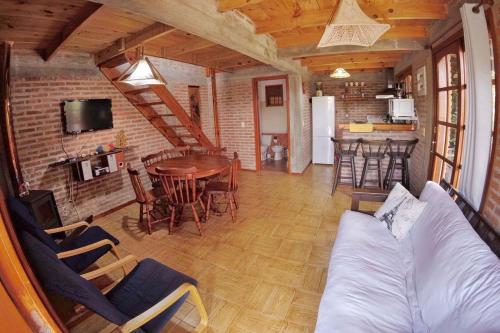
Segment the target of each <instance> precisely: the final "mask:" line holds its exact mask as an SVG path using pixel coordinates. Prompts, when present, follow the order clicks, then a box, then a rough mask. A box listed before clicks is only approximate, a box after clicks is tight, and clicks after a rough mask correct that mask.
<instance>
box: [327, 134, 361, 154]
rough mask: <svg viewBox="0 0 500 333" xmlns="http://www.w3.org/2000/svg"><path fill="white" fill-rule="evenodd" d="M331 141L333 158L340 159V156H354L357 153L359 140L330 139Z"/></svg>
mask: <svg viewBox="0 0 500 333" xmlns="http://www.w3.org/2000/svg"><path fill="white" fill-rule="evenodd" d="M330 140H332V141H333V144H334V149H335V156H337V157H340V155H342V154H352V155H356V154H357V153H358V149H359V145H360V144H361V139H337V138H330Z"/></svg>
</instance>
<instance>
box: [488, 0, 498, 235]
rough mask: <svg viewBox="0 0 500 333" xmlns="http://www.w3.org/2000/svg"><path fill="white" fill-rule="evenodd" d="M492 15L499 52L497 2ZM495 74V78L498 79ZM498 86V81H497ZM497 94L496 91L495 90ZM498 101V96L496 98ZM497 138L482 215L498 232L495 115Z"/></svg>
mask: <svg viewBox="0 0 500 333" xmlns="http://www.w3.org/2000/svg"><path fill="white" fill-rule="evenodd" d="M492 10H493V14H494V25H495V31H496V37H497V50H500V37H499V36H500V3H499V2H498V1H496V2H495V4H494V5H493V9H492ZM499 57H500V55H498V56H497V58H496V59H495V62H496V63H497V64H498V62H499V61H500V59H499ZM498 74H499V73H498V72H497V74H496V75H497V77H498ZM497 85H498V79H497ZM497 93H498V89H497ZM497 101H498V96H497ZM496 110H497V112H499V106H498V105H497V109H496ZM496 119H497V138H496V147H493V149H494V156H493V158H494V160H493V170H492V173H491V178H490V183H489V184H488V188H487V192H486V198H485V205H484V215H485V217H486V218H487V219H488V220H489V221H490V222H491V223H492V224H493V226H494V227H495V229H496V230H497V231H499V232H500V138H499V137H498V136H499V134H500V116H499V115H497V118H496Z"/></svg>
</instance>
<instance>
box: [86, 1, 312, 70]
mask: <svg viewBox="0 0 500 333" xmlns="http://www.w3.org/2000/svg"><path fill="white" fill-rule="evenodd" d="M92 1H94V2H99V3H102V4H104V5H106V6H109V7H112V8H117V9H121V10H125V11H129V12H133V13H136V14H138V15H143V16H146V17H149V18H151V19H153V20H155V21H157V22H162V23H164V24H168V25H170V26H173V27H176V28H178V29H180V30H182V31H185V32H189V33H191V34H194V35H196V36H199V37H201V38H204V39H207V40H209V41H211V42H213V43H216V44H219V45H222V46H225V47H227V48H229V49H232V50H234V51H237V52H239V53H242V54H245V55H247V56H249V57H251V58H254V59H256V60H258V61H260V62H263V63H265V64H269V65H271V66H273V67H275V68H277V69H279V70H282V71H285V72H293V73H304V74H305V71H304V69H303V68H302V67H301V66H300V64H299V63H298V62H296V61H294V60H290V59H283V58H282V57H279V56H278V49H277V47H276V43H275V42H274V41H273V39H272V38H271V37H270V36H268V35H256V34H255V32H254V28H253V26H252V25H251V24H249V23H248V22H247V21H246V20H245V19H244V18H242V17H241V15H238V14H236V13H234V12H232V11H230V12H227V13H220V12H219V11H218V10H217V6H216V4H215V2H213V1H184V0H135V1H122V0H92Z"/></svg>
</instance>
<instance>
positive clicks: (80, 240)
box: [61, 226, 119, 272]
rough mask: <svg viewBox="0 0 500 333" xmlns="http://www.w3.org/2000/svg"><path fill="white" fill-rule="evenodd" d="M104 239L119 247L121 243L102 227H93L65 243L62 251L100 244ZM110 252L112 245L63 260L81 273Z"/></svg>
mask: <svg viewBox="0 0 500 333" xmlns="http://www.w3.org/2000/svg"><path fill="white" fill-rule="evenodd" d="M103 239H109V240H110V241H112V242H113V243H114V244H115V245H118V243H119V241H118V239H116V238H115V237H113V236H111V235H110V234H109V233H107V232H106V231H105V230H104V229H102V228H101V227H98V226H92V227H90V228H88V229H87V230H85V231H84V232H83V233H81V234H80V235H78V236H76V237H75V238H73V239H72V240H71V241H70V242H67V243H63V244H62V245H61V251H69V250H73V249H76V248H79V247H82V246H86V245H89V244H92V243H95V242H98V241H100V240H103ZM109 250H111V245H105V246H102V247H99V248H97V249H95V250H92V251H89V252H86V253H83V254H80V255H77V256H73V257H69V258H65V259H63V261H64V263H65V264H66V265H68V266H69V267H70V268H71V269H73V270H74V271H75V272H81V271H83V270H84V269H86V268H87V267H89V266H90V265H92V264H93V263H94V262H96V261H97V260H98V259H99V258H100V257H102V256H103V255H105V254H106V253H107V252H108V251H109Z"/></svg>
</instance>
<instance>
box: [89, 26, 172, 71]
mask: <svg viewBox="0 0 500 333" xmlns="http://www.w3.org/2000/svg"><path fill="white" fill-rule="evenodd" d="M174 30H175V29H174V28H172V27H170V26H168V25H166V24H163V23H154V24H152V25H150V26H149V27H147V28H145V29H144V30H141V31H139V32H137V33H135V34H132V35H130V36H128V37H125V38H119V39H117V40H116V41H115V42H114V43H113V44H112V45H111V46H109V47H107V48H105V49H104V50H101V51H99V52H97V53H96V54H95V62H96V64H98V65H99V64H102V63H103V62H105V61H106V60H109V59H111V58H113V57H116V56H117V55H120V54H122V53H124V52H127V51H128V50H131V49H133V48H136V47H138V46H139V45H141V44H144V43H146V42H148V41H151V40H153V39H155V38H158V37H161V36H163V35H165V34H168V33H170V32H172V31H174Z"/></svg>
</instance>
